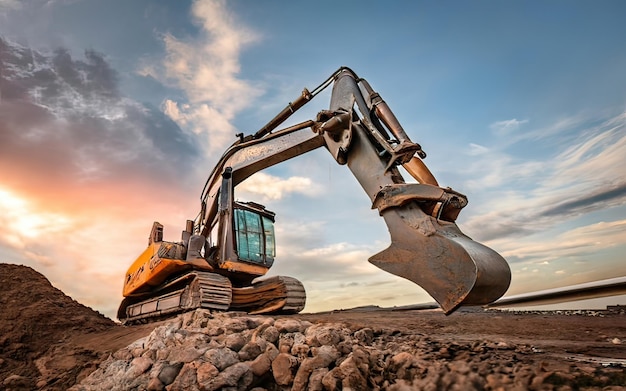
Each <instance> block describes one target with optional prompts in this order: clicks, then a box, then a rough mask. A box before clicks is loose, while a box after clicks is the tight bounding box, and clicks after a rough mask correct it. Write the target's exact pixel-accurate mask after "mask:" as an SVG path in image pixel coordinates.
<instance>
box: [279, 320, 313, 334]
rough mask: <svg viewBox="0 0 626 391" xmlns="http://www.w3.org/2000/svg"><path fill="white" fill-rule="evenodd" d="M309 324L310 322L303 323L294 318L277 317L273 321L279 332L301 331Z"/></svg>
mask: <svg viewBox="0 0 626 391" xmlns="http://www.w3.org/2000/svg"><path fill="white" fill-rule="evenodd" d="M308 325H310V323H308V322H307V323H303V322H301V321H299V320H296V319H289V318H283V319H277V320H276V321H275V322H274V327H275V328H276V330H278V332H279V333H295V332H303V331H304V330H306V328H307V327H308Z"/></svg>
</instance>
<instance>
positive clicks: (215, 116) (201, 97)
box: [140, 0, 261, 152]
mask: <svg viewBox="0 0 626 391" xmlns="http://www.w3.org/2000/svg"><path fill="white" fill-rule="evenodd" d="M191 13H192V16H193V19H194V21H195V23H196V24H197V25H198V26H199V27H200V29H201V31H200V34H199V36H198V37H193V38H189V37H188V38H177V37H175V36H174V35H172V34H169V33H167V34H164V35H163V43H164V45H165V50H166V52H167V55H166V58H165V61H164V62H163V64H162V67H158V66H154V65H148V66H145V67H143V68H142V69H141V71H140V72H141V73H142V74H145V75H151V76H153V77H155V78H157V79H159V80H162V81H163V82H165V83H167V84H169V85H171V86H173V87H176V88H179V89H180V90H182V92H183V93H184V95H185V96H186V98H187V101H185V102H180V101H175V100H173V99H168V100H165V101H164V104H163V110H164V112H165V113H166V114H167V115H169V116H170V118H172V120H174V121H176V122H177V123H178V124H179V125H180V126H181V127H183V128H186V129H189V130H191V131H193V132H194V133H195V134H199V135H203V137H204V139H205V144H206V147H207V148H208V149H209V150H210V151H213V152H216V151H221V150H223V149H224V147H225V146H227V145H228V144H229V142H232V141H233V140H234V136H235V134H236V133H237V130H236V128H235V126H234V125H233V123H232V122H233V120H234V119H235V116H236V114H237V113H238V112H239V111H241V110H242V109H244V108H245V107H247V106H248V105H249V104H250V103H251V102H252V101H253V100H254V99H255V98H256V97H258V96H259V95H260V94H261V90H260V89H259V88H258V87H256V86H254V85H253V84H252V83H251V82H248V81H245V80H243V79H241V78H239V77H238V74H239V72H240V65H239V55H240V52H241V51H242V50H243V48H244V47H245V46H246V45H249V44H251V43H253V42H255V41H257V40H258V39H259V36H258V35H257V34H256V33H254V32H252V31H250V30H249V29H248V28H247V27H246V26H243V25H241V24H239V23H237V21H236V20H235V18H234V16H233V15H232V14H230V12H229V11H228V9H227V7H226V2H224V1H212V0H199V1H196V2H194V3H193V6H192V10H191Z"/></svg>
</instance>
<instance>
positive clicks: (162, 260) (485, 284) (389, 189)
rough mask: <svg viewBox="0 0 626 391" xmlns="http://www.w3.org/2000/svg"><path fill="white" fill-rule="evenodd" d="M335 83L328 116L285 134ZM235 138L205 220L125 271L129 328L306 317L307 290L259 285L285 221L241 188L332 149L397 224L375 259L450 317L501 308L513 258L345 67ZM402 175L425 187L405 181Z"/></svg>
mask: <svg viewBox="0 0 626 391" xmlns="http://www.w3.org/2000/svg"><path fill="white" fill-rule="evenodd" d="M330 85H332V91H331V98H330V106H329V108H328V109H327V110H326V109H324V110H321V111H320V112H319V113H318V114H317V116H316V118H315V120H312V119H311V120H307V121H304V122H301V123H298V124H295V125H291V126H288V127H285V128H282V129H278V130H277V128H278V127H279V126H280V125H281V124H282V123H283V122H285V121H286V120H287V119H288V118H289V117H290V116H291V115H292V114H293V113H295V112H296V111H297V110H299V109H300V108H301V107H303V106H304V105H305V104H307V103H309V102H310V101H311V100H312V99H313V98H314V97H315V96H316V95H318V94H319V93H320V92H321V91H323V90H324V89H326V88H327V87H329V86H330ZM236 137H237V139H236V141H235V142H234V143H233V144H232V145H231V146H230V147H229V148H228V149H227V150H226V151H225V152H224V154H223V155H222V156H221V158H220V159H219V161H218V162H217V164H216V165H215V167H214V168H213V170H212V172H211V174H210V175H209V177H208V179H207V181H206V183H205V185H204V188H203V190H202V192H201V196H200V212H199V213H198V215H197V217H196V218H195V219H194V220H187V222H186V224H185V229H184V231H183V232H182V238H181V241H180V242H170V241H164V240H163V226H162V225H161V224H159V223H158V222H154V224H153V226H152V230H151V232H150V236H149V240H148V247H147V248H146V250H145V251H144V252H143V253H142V254H141V255H140V256H139V257H138V258H137V260H136V261H135V262H134V263H132V265H131V266H130V267H129V269H128V271H127V272H126V275H125V278H124V284H123V296H124V299H123V300H122V303H121V304H120V307H119V310H118V318H119V319H120V321H122V322H124V323H126V322H139V321H146V320H148V321H149V320H153V319H155V318H162V317H167V316H171V315H172V314H175V313H179V312H183V311H189V310H193V309H196V308H206V309H212V310H222V311H245V312H248V313H251V314H275V313H287V314H288V313H298V312H300V311H302V310H303V308H304V305H305V301H306V293H305V290H304V287H303V285H302V283H301V282H300V281H298V280H297V279H295V278H293V277H287V276H274V277H269V278H261V277H262V276H264V275H265V274H266V273H267V272H268V270H269V269H270V268H271V267H272V264H273V263H274V260H275V256H276V245H275V243H276V236H275V233H274V222H275V214H274V213H273V212H271V211H269V210H267V209H266V208H265V206H263V205H261V204H258V203H255V202H240V201H237V199H236V198H235V189H236V187H237V185H239V184H240V183H242V182H243V181H244V180H246V179H247V178H249V177H250V176H251V175H253V174H254V173H256V172H259V171H261V170H263V169H265V168H268V167H270V166H273V165H276V164H279V163H281V162H284V161H286V160H288V159H291V158H293V157H296V156H300V155H303V154H306V153H308V152H310V151H313V150H316V149H318V148H322V147H324V148H325V149H326V150H327V151H328V152H329V153H330V155H331V156H332V157H333V158H334V159H335V161H336V162H337V163H338V164H340V165H345V166H347V167H348V169H349V170H350V171H351V172H352V174H353V175H354V176H355V177H356V179H357V180H358V182H359V184H360V185H361V187H362V188H363V190H364V191H365V193H366V194H367V196H368V197H369V198H370V201H371V208H372V209H377V210H378V213H379V215H380V216H381V217H382V218H383V220H384V222H385V224H386V225H387V228H388V230H389V234H390V237H391V243H390V245H389V247H388V248H386V249H385V250H383V251H381V252H379V253H378V254H375V255H373V256H371V257H370V258H369V262H371V263H372V264H374V265H375V266H377V267H379V268H381V269H383V270H385V271H387V272H389V273H391V274H394V275H396V276H400V277H403V278H406V279H408V280H410V281H412V282H414V283H416V284H418V285H419V286H421V287H422V288H423V289H424V290H426V292H428V293H429V294H430V295H431V296H432V297H433V298H434V299H435V300H436V301H437V303H438V304H439V306H440V307H441V309H442V310H443V311H444V313H446V314H450V313H452V312H454V311H455V310H456V309H457V308H459V307H460V306H462V305H482V304H488V303H491V302H493V301H495V300H497V299H498V298H500V297H501V296H502V295H503V294H504V293H505V291H506V290H507V289H508V287H509V284H510V280H511V271H510V268H509V266H508V264H507V262H506V260H505V259H504V258H503V257H502V256H500V255H499V254H498V253H497V252H496V251H494V250H492V249H490V248H489V247H487V246H484V245H482V244H480V243H478V242H475V241H473V240H472V239H470V238H469V237H468V236H466V235H465V234H463V233H462V232H461V230H460V229H459V227H458V226H457V224H456V223H455V221H456V219H457V217H458V215H459V213H460V211H461V209H462V208H463V207H465V206H466V205H467V197H466V196H465V195H463V194H461V193H459V192H457V191H454V190H452V189H451V188H449V187H441V186H439V183H438V182H437V180H436V179H435V177H434V176H433V174H432V173H431V171H430V170H429V168H428V167H427V166H426V164H425V163H424V162H423V159H424V158H425V157H426V153H425V152H424V151H423V150H422V147H421V146H420V145H419V144H417V143H414V142H412V141H411V140H410V139H409V137H408V135H407V133H406V132H405V130H404V129H403V127H402V126H401V125H400V122H399V121H398V119H397V118H396V116H395V115H394V114H393V112H392V111H391V109H390V108H389V106H388V105H387V103H386V102H385V101H384V100H383V99H382V97H381V96H380V94H378V93H377V92H376V91H374V90H373V89H372V87H371V86H370V84H369V83H368V82H367V81H366V80H365V79H362V78H360V77H358V76H357V75H356V73H355V72H354V71H352V70H351V69H350V68H347V67H341V68H339V69H338V70H337V71H336V72H334V73H333V74H332V75H331V76H330V77H329V78H328V79H326V80H325V81H324V82H323V83H321V84H320V85H319V86H318V87H316V88H315V89H314V90H312V91H309V90H308V89H306V88H305V89H304V90H303V91H302V94H301V95H300V96H298V97H297V99H295V100H294V101H293V102H290V103H289V104H288V105H287V106H286V107H285V108H284V109H283V110H282V111H281V112H280V113H279V114H278V115H276V116H275V117H274V118H273V119H272V120H271V121H269V122H268V123H267V124H266V125H265V126H263V127H262V128H261V129H259V130H258V131H257V132H256V133H254V134H249V135H244V134H243V133H240V134H237V135H236ZM400 167H402V168H403V169H404V171H405V172H406V173H408V174H409V175H410V176H411V177H412V178H413V179H414V180H415V181H411V182H409V183H407V182H406V181H405V179H404V177H403V175H402V171H401V170H400ZM406 173H405V174H406Z"/></svg>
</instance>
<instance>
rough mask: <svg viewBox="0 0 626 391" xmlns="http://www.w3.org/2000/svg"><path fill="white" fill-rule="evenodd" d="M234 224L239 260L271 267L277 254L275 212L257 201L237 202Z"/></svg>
mask: <svg viewBox="0 0 626 391" xmlns="http://www.w3.org/2000/svg"><path fill="white" fill-rule="evenodd" d="M233 224H234V230H235V241H236V246H235V248H236V252H237V257H238V258H239V260H240V261H243V262H250V263H254V264H258V265H263V266H265V267H268V268H269V267H271V266H272V264H273V263H274V257H275V256H276V241H275V235H274V213H273V212H270V211H268V210H267V209H265V207H264V206H263V205H260V204H257V203H255V202H246V203H235V207H234V218H233Z"/></svg>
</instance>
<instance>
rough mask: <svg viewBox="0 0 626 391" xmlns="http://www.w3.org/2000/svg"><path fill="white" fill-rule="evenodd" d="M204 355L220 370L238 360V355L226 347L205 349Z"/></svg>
mask: <svg viewBox="0 0 626 391" xmlns="http://www.w3.org/2000/svg"><path fill="white" fill-rule="evenodd" d="M204 357H205V358H206V359H207V361H208V362H210V363H211V364H213V365H214V366H215V367H216V368H217V369H219V370H220V371H222V370H224V369H225V368H227V367H229V366H231V365H233V364H235V363H238V362H239V355H238V354H237V353H235V352H233V351H232V350H230V349H228V348H219V349H210V350H207V352H206V353H205V354H204Z"/></svg>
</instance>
